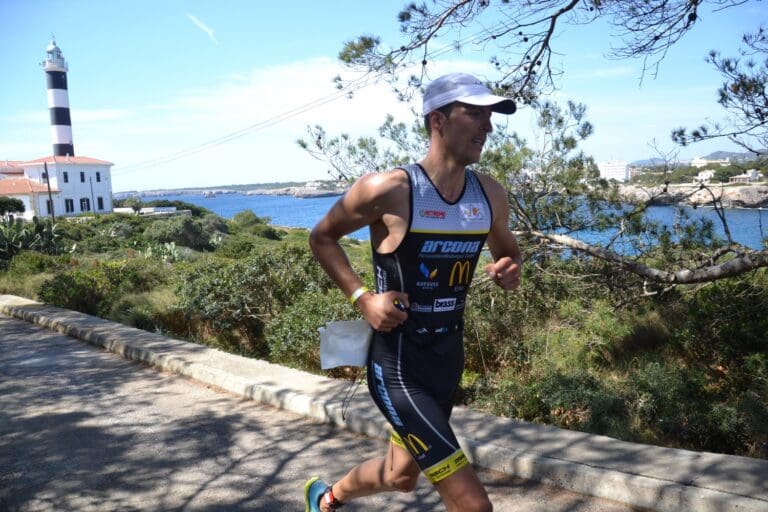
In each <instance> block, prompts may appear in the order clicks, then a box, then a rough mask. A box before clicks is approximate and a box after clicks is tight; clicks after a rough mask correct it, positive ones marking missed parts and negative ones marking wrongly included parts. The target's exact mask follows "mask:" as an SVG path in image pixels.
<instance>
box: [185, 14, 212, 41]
mask: <svg viewBox="0 0 768 512" xmlns="http://www.w3.org/2000/svg"><path fill="white" fill-rule="evenodd" d="M187 18H189V20H190V21H192V23H194V24H195V26H196V27H197V28H199V29H200V30H202V31H203V32H205V33H206V34H208V37H209V38H210V40H211V41H213V43H214V44H219V42H218V41H217V40H216V36H215V35H214V33H213V29H212V28H210V27H209V26H208V25H206V24H205V23H203V22H202V21H200V20H199V19H197V18H196V17H195V16H193V15H192V14H189V13H187Z"/></svg>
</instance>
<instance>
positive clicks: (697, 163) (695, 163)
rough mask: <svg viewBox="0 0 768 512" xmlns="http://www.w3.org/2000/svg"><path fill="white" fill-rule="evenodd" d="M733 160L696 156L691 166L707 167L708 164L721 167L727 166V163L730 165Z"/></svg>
mask: <svg viewBox="0 0 768 512" xmlns="http://www.w3.org/2000/svg"><path fill="white" fill-rule="evenodd" d="M730 164H731V162H729V161H728V160H707V159H706V158H701V157H698V158H694V159H693V160H691V167H696V168H697V169H701V168H702V167H706V166H708V165H719V166H720V167H725V166H726V165H730Z"/></svg>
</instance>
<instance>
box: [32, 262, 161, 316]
mask: <svg viewBox="0 0 768 512" xmlns="http://www.w3.org/2000/svg"><path fill="white" fill-rule="evenodd" d="M167 280H168V273H167V271H166V270H165V269H164V268H163V267H162V264H161V263H159V262H156V263H154V264H153V263H151V262H150V261H147V260H138V259H134V260H126V261H115V262H105V263H100V262H95V263H94V265H93V266H92V267H91V268H73V269H69V270H65V271H63V272H60V273H57V274H55V275H54V276H53V277H52V278H51V279H48V280H46V281H45V282H43V284H42V285H41V286H40V290H39V292H38V295H39V297H40V299H41V300H42V301H43V302H45V303H47V304H52V305H54V306H58V307H62V308H66V309H72V310H75V311H80V312H82V313H88V314H90V315H98V316H102V317H108V316H109V312H110V311H111V309H112V307H113V304H114V302H115V301H117V300H118V299H119V298H120V297H122V296H123V295H126V294H130V293H138V292H147V291H150V290H151V289H153V288H155V287H158V286H161V285H163V284H166V282H167Z"/></svg>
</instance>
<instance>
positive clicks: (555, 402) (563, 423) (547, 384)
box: [494, 370, 626, 435]
mask: <svg viewBox="0 0 768 512" xmlns="http://www.w3.org/2000/svg"><path fill="white" fill-rule="evenodd" d="M498 389H499V390H498V391H497V393H496V397H495V402H494V409H495V412H496V413H497V414H501V415H504V416H510V417H513V418H521V419H525V420H528V421H533V422H537V423H546V424H549V425H555V426H558V427H563V428H568V429H574V430H585V431H588V432H593V433H596V434H608V435H610V434H611V433H613V432H615V431H616V430H617V428H618V427H617V424H619V423H620V422H621V420H622V418H624V417H625V416H626V410H625V406H624V400H623V396H622V395H621V393H620V392H619V391H617V390H614V389H610V388H609V387H607V386H606V385H604V384H602V383H601V382H600V381H599V380H598V379H597V378H595V377H594V376H592V375H590V374H589V373H587V372H585V371H579V370H575V371H571V372H561V371H556V370H550V371H545V372H544V373H542V374H536V375H531V376H530V378H529V379H527V380H526V381H520V380H517V379H515V380H511V381H504V382H502V383H500V384H499V387H498Z"/></svg>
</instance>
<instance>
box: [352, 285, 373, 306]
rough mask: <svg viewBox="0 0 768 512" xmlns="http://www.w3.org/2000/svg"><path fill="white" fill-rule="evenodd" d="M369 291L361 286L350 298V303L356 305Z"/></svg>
mask: <svg viewBox="0 0 768 512" xmlns="http://www.w3.org/2000/svg"><path fill="white" fill-rule="evenodd" d="M369 291H371V290H369V289H368V287H366V286H361V287H360V288H358V289H357V290H355V291H353V292H352V295H350V296H349V303H350V304H352V305H353V306H354V305H355V302H357V299H359V298H360V297H361V296H362V295H363V294H365V293H368V292H369Z"/></svg>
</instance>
